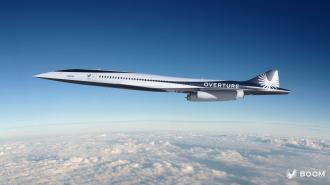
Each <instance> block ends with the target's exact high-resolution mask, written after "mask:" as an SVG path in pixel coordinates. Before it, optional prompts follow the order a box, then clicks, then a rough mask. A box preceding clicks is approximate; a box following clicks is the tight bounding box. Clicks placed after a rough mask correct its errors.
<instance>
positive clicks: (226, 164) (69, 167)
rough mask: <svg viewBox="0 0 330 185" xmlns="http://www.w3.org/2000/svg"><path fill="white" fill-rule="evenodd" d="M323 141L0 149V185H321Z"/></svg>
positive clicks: (85, 141)
mask: <svg viewBox="0 0 330 185" xmlns="http://www.w3.org/2000/svg"><path fill="white" fill-rule="evenodd" d="M329 152H330V147H329V142H328V141H325V140H317V139H309V138H282V137H274V136H264V137H261V136H245V135H207V134H203V135H202V134H198V133H180V135H179V136H178V134H177V133H171V132H168V133H102V134H95V135H92V134H91V135H83V136H81V137H78V136H75V137H73V136H65V137H64V136H63V137H54V138H42V139H34V140H26V141H11V142H5V143H3V144H1V145H0V176H1V178H0V184H65V183H67V184H110V183H113V184H295V183H300V184H301V183H307V184H322V183H323V184H325V182H328V181H329V177H323V178H318V179H315V178H314V179H296V180H295V179H293V180H288V179H287V178H286V176H285V173H286V170H287V169H311V168H318V169H324V170H327V171H329V166H330V162H329V161H330V157H329V155H328V154H329Z"/></svg>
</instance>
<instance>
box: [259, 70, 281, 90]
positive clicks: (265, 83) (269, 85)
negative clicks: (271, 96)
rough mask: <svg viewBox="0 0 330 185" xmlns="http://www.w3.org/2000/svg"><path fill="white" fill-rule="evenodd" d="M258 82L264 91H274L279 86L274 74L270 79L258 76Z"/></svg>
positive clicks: (264, 74)
mask: <svg viewBox="0 0 330 185" xmlns="http://www.w3.org/2000/svg"><path fill="white" fill-rule="evenodd" d="M258 82H259V84H260V85H261V86H262V87H263V88H265V89H276V88H278V87H279V86H280V82H279V79H278V74H274V75H272V77H271V79H268V77H267V74H266V73H263V74H261V75H259V76H258Z"/></svg>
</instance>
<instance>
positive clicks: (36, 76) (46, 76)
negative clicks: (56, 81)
mask: <svg viewBox="0 0 330 185" xmlns="http://www.w3.org/2000/svg"><path fill="white" fill-rule="evenodd" d="M33 77H35V78H52V77H54V72H48V73H41V74H37V75H34V76H33Z"/></svg>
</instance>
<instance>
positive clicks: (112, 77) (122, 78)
mask: <svg viewBox="0 0 330 185" xmlns="http://www.w3.org/2000/svg"><path fill="white" fill-rule="evenodd" d="M99 78H110V79H121V80H139V81H149V82H169V81H165V80H150V79H144V78H129V77H118V76H103V75H100V76H99Z"/></svg>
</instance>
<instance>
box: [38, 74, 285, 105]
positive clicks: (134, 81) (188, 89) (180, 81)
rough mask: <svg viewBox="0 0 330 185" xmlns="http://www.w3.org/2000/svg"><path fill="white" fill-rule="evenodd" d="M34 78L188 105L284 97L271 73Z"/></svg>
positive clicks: (87, 75)
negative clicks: (178, 98) (166, 95)
mask: <svg viewBox="0 0 330 185" xmlns="http://www.w3.org/2000/svg"><path fill="white" fill-rule="evenodd" d="M34 77H37V78H42V79H47V80H54V81H60V82H68V83H74V84H82V85H92V86H102V87H114V88H124V89H132V90H144V91H155V92H177V93H185V94H187V96H186V99H187V100H188V101H193V102H199V101H227V100H237V99H242V98H244V97H245V96H248V95H282V94H289V92H290V91H289V90H287V89H283V88H280V83H279V74H278V70H269V71H267V72H265V73H262V74H260V75H258V76H256V77H254V78H252V79H250V80H247V81H232V80H209V79H193V78H179V77H171V76H160V75H151V74H142V73H134V72H125V71H113V70H98V69H65V70H58V71H54V72H47V73H42V74H38V75H35V76H34Z"/></svg>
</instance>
